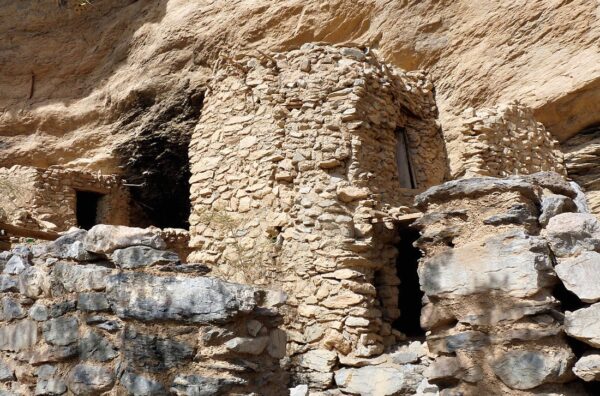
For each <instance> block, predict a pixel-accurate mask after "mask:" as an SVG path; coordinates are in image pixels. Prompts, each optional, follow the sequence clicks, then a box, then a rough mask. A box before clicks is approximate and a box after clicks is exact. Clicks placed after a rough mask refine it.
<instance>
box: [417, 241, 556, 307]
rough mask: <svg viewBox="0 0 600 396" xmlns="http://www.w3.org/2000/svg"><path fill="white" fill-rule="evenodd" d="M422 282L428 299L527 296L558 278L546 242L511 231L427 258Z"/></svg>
mask: <svg viewBox="0 0 600 396" xmlns="http://www.w3.org/2000/svg"><path fill="white" fill-rule="evenodd" d="M419 280H420V282H421V289H422V290H423V291H424V292H425V293H426V294H427V295H428V296H442V295H446V296H448V295H469V294H477V293H486V292H503V293H506V294H508V295H510V296H513V297H527V296H532V295H534V294H536V293H538V292H539V291H540V290H541V289H543V288H545V287H549V286H551V285H552V284H553V283H554V282H555V280H556V278H555V277H554V273H553V270H552V261H551V259H550V256H549V251H548V248H547V246H546V243H545V241H544V240H543V239H541V238H538V237H531V236H527V235H525V234H524V233H523V232H521V231H509V232H507V233H503V234H499V235H493V236H490V237H488V238H487V239H485V240H484V241H477V242H471V243H466V244H464V245H462V246H461V247H458V248H453V249H450V248H449V249H447V250H444V251H441V252H440V253H438V254H437V255H435V256H433V257H430V258H428V259H426V260H425V261H424V262H423V263H421V264H420V265H419Z"/></svg>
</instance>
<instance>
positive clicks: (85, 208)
mask: <svg viewBox="0 0 600 396" xmlns="http://www.w3.org/2000/svg"><path fill="white" fill-rule="evenodd" d="M103 197H104V194H100V193H97V192H93V191H79V190H76V191H75V201H76V209H75V214H76V218H77V225H78V226H79V227H80V228H83V229H84V230H89V229H90V228H92V227H93V226H95V225H96V224H98V206H99V204H100V200H101V199H102V198H103Z"/></svg>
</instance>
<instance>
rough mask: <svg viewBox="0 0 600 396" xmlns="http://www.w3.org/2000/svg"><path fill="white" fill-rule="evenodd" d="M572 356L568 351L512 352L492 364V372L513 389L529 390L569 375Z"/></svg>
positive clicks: (558, 380)
mask: <svg viewBox="0 0 600 396" xmlns="http://www.w3.org/2000/svg"><path fill="white" fill-rule="evenodd" d="M573 358H574V355H573V353H572V352H571V351H568V350H558V351H534V350H512V351H508V352H506V353H504V354H503V355H502V356H501V357H500V358H498V359H496V361H495V363H494V372H495V373H496V375H497V376H498V377H500V379H501V380H502V382H504V383H505V384H506V385H508V386H510V387H511V388H513V389H531V388H535V387H536V386H539V385H541V384H543V383H545V382H560V381H561V380H562V379H564V378H565V377H566V376H567V375H568V374H569V371H570V370H569V369H570V364H571V361H572V360H573Z"/></svg>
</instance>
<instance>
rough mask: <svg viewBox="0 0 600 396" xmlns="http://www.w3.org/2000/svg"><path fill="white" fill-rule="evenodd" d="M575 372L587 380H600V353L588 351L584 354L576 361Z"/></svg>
mask: <svg viewBox="0 0 600 396" xmlns="http://www.w3.org/2000/svg"><path fill="white" fill-rule="evenodd" d="M573 372H574V373H575V375H576V376H578V377H579V378H581V379H582V380H584V381H586V382H590V381H600V353H598V352H588V353H586V354H585V355H583V356H582V357H581V358H580V359H579V360H578V361H577V363H575V367H573Z"/></svg>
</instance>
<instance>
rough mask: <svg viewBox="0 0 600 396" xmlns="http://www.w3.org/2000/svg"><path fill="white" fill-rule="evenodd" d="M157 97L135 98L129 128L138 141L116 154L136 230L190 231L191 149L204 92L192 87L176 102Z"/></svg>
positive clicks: (186, 86) (177, 96) (147, 94)
mask: <svg viewBox="0 0 600 396" xmlns="http://www.w3.org/2000/svg"><path fill="white" fill-rule="evenodd" d="M154 95H155V93H154V92H145V91H144V92H137V93H135V95H134V94H133V93H132V94H131V96H132V98H131V103H132V104H131V109H130V114H128V115H127V117H124V119H123V124H124V127H125V128H134V129H135V130H136V133H135V136H134V137H133V138H132V139H130V140H129V141H127V142H125V143H123V144H121V145H120V146H119V147H118V148H117V149H116V155H117V156H118V157H119V158H120V159H121V168H122V169H123V176H124V178H125V180H126V184H125V185H126V186H127V187H128V188H129V193H130V196H131V210H130V219H129V223H130V225H132V226H137V227H148V226H156V227H159V228H182V229H189V216H190V212H191V202H190V177H191V176H192V174H191V171H190V161H189V155H188V151H189V145H190V140H191V136H192V132H193V130H194V127H195V126H196V124H197V122H198V118H199V117H200V112H201V110H202V106H203V103H204V91H202V90H199V89H195V88H193V87H190V84H189V82H186V83H185V84H184V86H183V88H182V90H181V91H180V92H177V94H175V95H173V96H172V97H168V98H166V99H165V98H162V99H160V100H159V99H158V98H156V97H155V96H154Z"/></svg>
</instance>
